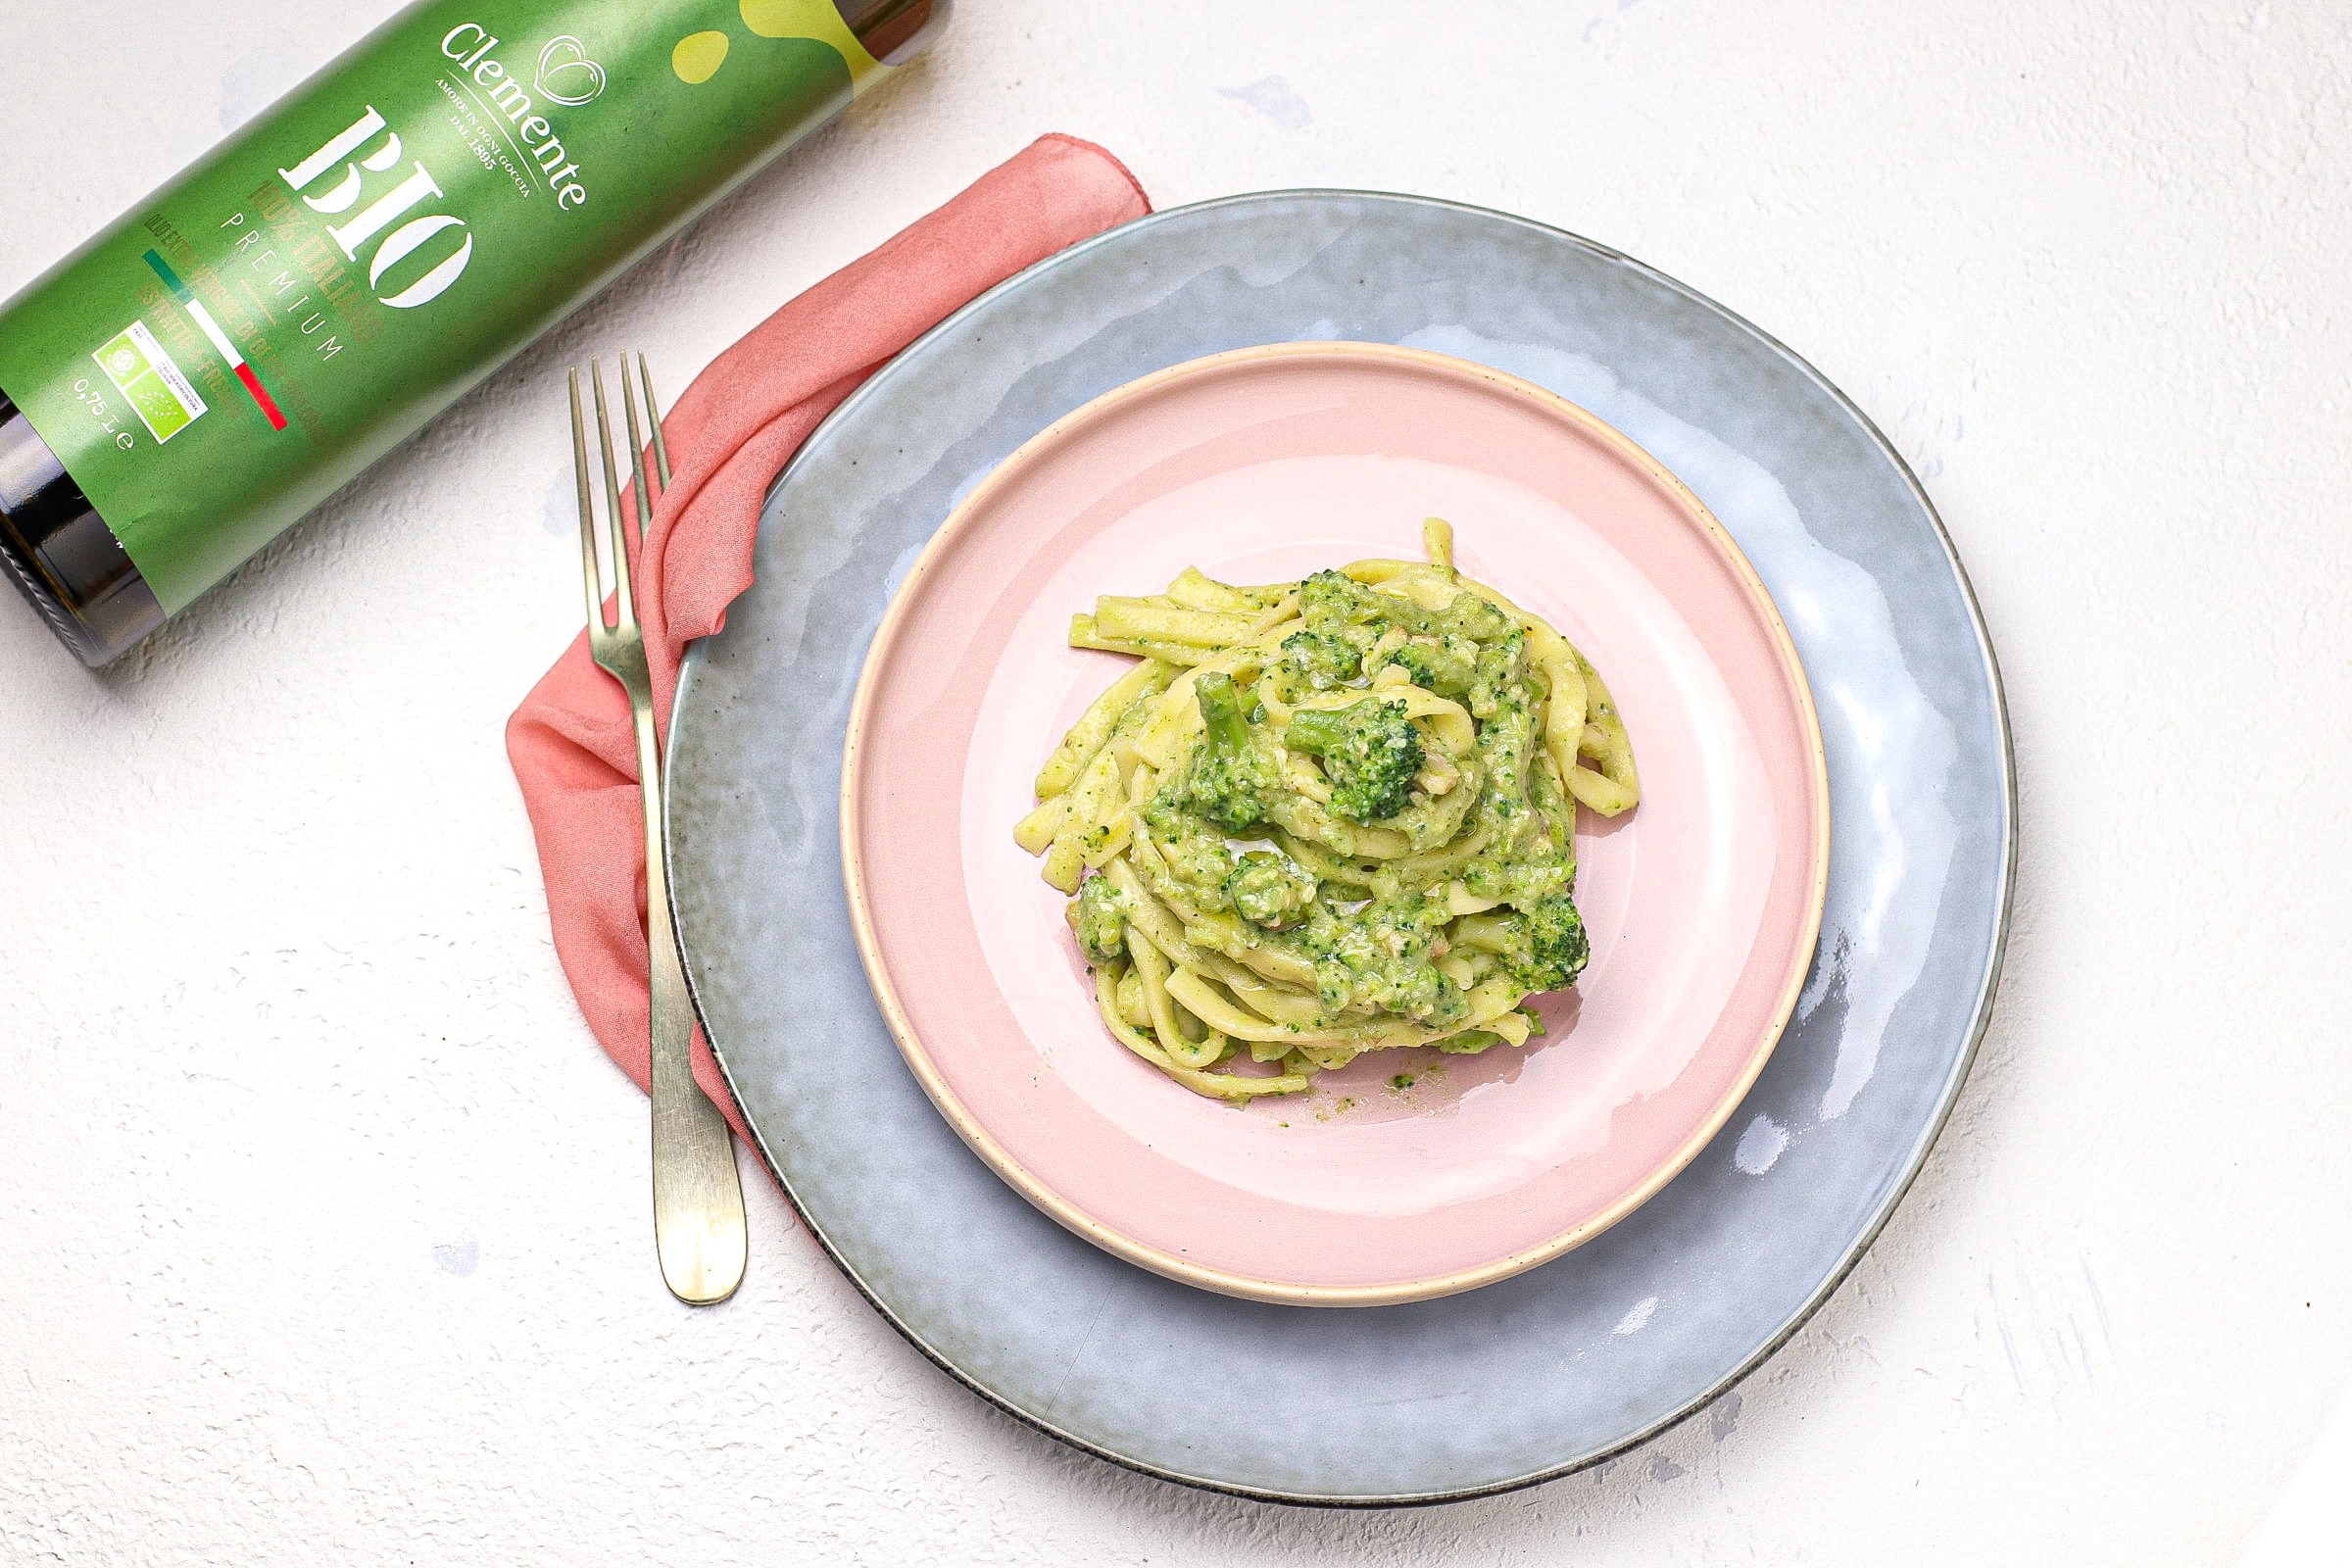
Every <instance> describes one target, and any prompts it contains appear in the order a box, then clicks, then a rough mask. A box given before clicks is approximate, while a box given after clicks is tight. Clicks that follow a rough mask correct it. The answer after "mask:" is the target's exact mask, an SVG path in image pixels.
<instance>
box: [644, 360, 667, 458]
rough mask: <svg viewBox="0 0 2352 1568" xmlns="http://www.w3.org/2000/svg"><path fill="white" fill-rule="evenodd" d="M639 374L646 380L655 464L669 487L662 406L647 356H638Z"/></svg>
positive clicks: (646, 407)
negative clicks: (646, 361)
mask: <svg viewBox="0 0 2352 1568" xmlns="http://www.w3.org/2000/svg"><path fill="white" fill-rule="evenodd" d="M637 375H638V378H639V379H641V380H642V381H644V382H645V422H646V423H648V424H650V425H652V426H653V427H654V466H655V467H657V468H659V469H661V470H662V489H664V490H667V489H668V488H669V448H668V447H667V446H666V445H665V444H663V442H662V408H661V405H659V404H657V403H656V402H655V401H654V372H653V371H652V370H651V369H649V368H646V363H645V356H644V355H643V354H640V355H638V356H637Z"/></svg>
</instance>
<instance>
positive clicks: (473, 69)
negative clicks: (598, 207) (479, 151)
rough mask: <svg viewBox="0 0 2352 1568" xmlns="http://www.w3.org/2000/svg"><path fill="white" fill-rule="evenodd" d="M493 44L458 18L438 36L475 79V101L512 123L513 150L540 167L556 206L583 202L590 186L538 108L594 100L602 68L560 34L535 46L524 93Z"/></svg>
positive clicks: (602, 77)
mask: <svg viewBox="0 0 2352 1568" xmlns="http://www.w3.org/2000/svg"><path fill="white" fill-rule="evenodd" d="M497 47H498V39H497V38H496V37H494V36H492V35H491V33H490V32H489V30H488V29H487V28H485V27H483V26H481V25H479V24H477V23H472V22H461V23H459V24H458V25H456V26H454V27H452V28H450V29H449V32H448V34H447V35H446V36H445V37H443V38H442V40H441V52H442V53H443V54H444V55H446V56H448V57H449V58H450V59H452V60H454V61H456V62H457V63H458V70H460V71H461V72H463V73H466V75H467V76H470V77H472V78H473V86H472V87H471V88H468V89H467V91H469V92H472V93H473V95H474V101H475V102H476V103H477V104H479V105H481V106H482V107H483V108H485V109H487V110H489V111H490V113H491V114H493V115H495V116H497V117H498V118H500V119H502V120H504V121H506V123H508V124H509V125H512V126H513V127H514V135H515V146H516V149H517V150H518V151H520V152H521V153H522V155H523V157H524V159H525V160H526V161H527V162H529V163H532V164H536V165H538V166H539V178H540V179H541V181H542V182H544V183H545V184H546V186H547V189H548V193H549V194H550V195H552V196H554V197H555V199H556V206H557V207H558V208H559V209H561V208H566V207H579V206H583V205H585V204H586V202H587V200H588V186H587V183H586V179H585V176H583V175H582V174H581V173H580V166H579V165H578V164H576V163H573V162H572V161H571V158H570V155H568V154H567V153H565V152H564V137H563V135H562V133H561V132H560V130H559V129H558V127H557V125H556V123H555V122H554V121H552V120H550V119H548V118H547V116H546V115H543V114H539V113H537V112H536V111H537V109H538V108H539V106H540V105H541V104H546V105H548V106H550V109H551V112H552V109H553V107H554V106H556V105H562V106H563V107H564V108H566V109H577V108H578V107H579V106H580V105H582V104H584V103H589V102H591V101H593V100H594V99H595V97H596V95H597V94H598V93H601V92H603V91H604V90H605V68H604V67H602V66H600V65H598V64H597V63H596V62H595V61H593V60H591V59H589V58H588V51H587V50H586V49H585V48H584V47H582V45H581V43H580V40H579V39H577V38H575V37H573V36H572V35H571V34H569V33H567V32H566V33H559V34H557V35H556V36H555V37H553V38H550V39H548V40H547V46H546V47H545V48H543V49H541V50H540V51H539V66H538V69H537V70H536V71H535V72H533V73H532V75H531V87H530V91H528V92H526V91H524V90H523V86H522V74H521V73H520V72H511V71H509V70H508V69H507V67H506V63H505V62H504V61H502V60H498V59H496V58H494V57H493V56H492V55H491V53H490V51H491V50H493V49H495V48H497ZM459 85H461V86H464V85H465V84H464V83H463V82H461V83H460V84H459ZM476 89H478V90H476ZM534 95H536V96H534Z"/></svg>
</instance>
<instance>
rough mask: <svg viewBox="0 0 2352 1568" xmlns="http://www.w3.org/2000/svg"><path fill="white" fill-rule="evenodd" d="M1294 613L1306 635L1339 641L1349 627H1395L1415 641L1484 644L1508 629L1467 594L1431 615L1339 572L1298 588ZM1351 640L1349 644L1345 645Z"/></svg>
mask: <svg viewBox="0 0 2352 1568" xmlns="http://www.w3.org/2000/svg"><path fill="white" fill-rule="evenodd" d="M1299 615H1300V617H1301V618H1303V619H1304V620H1305V622H1306V629H1307V630H1308V631H1311V632H1322V633H1325V634H1340V635H1345V634H1346V632H1347V630H1348V628H1350V627H1360V626H1401V627H1403V628H1404V629H1405V630H1406V631H1408V632H1410V633H1412V634H1413V635H1415V636H1417V637H1466V638H1469V639H1471V640H1472V641H1474V642H1484V641H1485V640H1487V639H1488V638H1490V637H1499V636H1501V635H1502V634H1503V633H1504V632H1506V631H1508V630H1510V629H1511V622H1510V618H1509V617H1508V616H1506V615H1504V614H1503V613H1502V612H1501V611H1499V610H1497V609H1495V607H1494V606H1493V605H1492V604H1490V603H1488V602H1487V601H1486V600H1484V599H1481V598H1480V597H1479V596H1478V595H1476V594H1473V593H1458V594H1455V595H1454V596H1453V598H1452V600H1451V601H1450V602H1449V603H1448V604H1447V605H1446V608H1445V609H1443V610H1431V609H1429V608H1428V607H1426V606H1424V605H1422V604H1421V603H1420V602H1419V601H1418V600H1413V599H1407V598H1405V597H1403V596H1402V595H1400V594H1384V593H1379V592H1377V591H1375V590H1373V589H1371V588H1367V587H1365V586H1364V585H1363V584H1362V583H1359V582H1357V581H1355V580H1354V579H1353V578H1351V577H1349V576H1348V575H1347V574H1346V573H1345V572H1340V571H1329V570H1326V571H1318V572H1316V573H1315V574H1314V575H1313V576H1312V577H1309V578H1307V579H1306V580H1305V581H1304V582H1302V583H1300V584H1299ZM1349 640H1351V641H1352V640H1353V639H1349Z"/></svg>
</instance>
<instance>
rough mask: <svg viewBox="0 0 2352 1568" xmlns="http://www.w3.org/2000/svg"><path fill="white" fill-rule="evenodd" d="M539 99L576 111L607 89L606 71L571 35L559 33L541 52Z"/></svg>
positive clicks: (549, 40)
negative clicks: (589, 56) (590, 57)
mask: <svg viewBox="0 0 2352 1568" xmlns="http://www.w3.org/2000/svg"><path fill="white" fill-rule="evenodd" d="M537 86H538V88H539V96H540V97H542V98H545V99H546V100H548V101H549V102H550V103H558V104H564V105H565V106H567V107H569V108H573V109H577V108H578V107H579V106H580V105H582V104H584V103H589V102H592V101H593V100H594V99H595V97H596V95H597V94H598V93H600V92H603V91H604V90H605V68H604V67H602V66H600V65H598V64H597V63H596V62H595V61H593V60H591V59H589V58H588V51H587V49H586V48H584V47H583V46H582V45H581V43H580V40H579V39H577V38H574V37H573V36H572V35H571V34H569V33H567V32H565V33H559V34H557V35H556V36H555V37H553V38H550V39H548V40H547V47H546V48H544V49H542V50H540V51H539V76H538V81H537Z"/></svg>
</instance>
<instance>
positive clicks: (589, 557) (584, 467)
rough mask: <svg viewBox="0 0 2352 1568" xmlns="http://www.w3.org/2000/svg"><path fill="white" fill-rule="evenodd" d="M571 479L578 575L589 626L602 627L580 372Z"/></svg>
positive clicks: (575, 377)
mask: <svg viewBox="0 0 2352 1568" xmlns="http://www.w3.org/2000/svg"><path fill="white" fill-rule="evenodd" d="M571 476H572V479H573V480H574V482H576V483H577V485H578V486H579V495H580V575H581V578H582V580H583V581H585V582H586V584H587V587H588V624H589V625H590V626H591V627H597V626H602V625H603V624H604V623H605V586H604V584H605V579H604V573H603V571H602V570H600V569H599V568H598V565H597V561H596V498H595V496H594V495H593V494H591V492H590V490H589V487H588V433H587V431H586V430H585V429H584V428H583V427H582V425H581V423H580V372H579V371H578V370H577V369H574V370H573V371H572V372H571Z"/></svg>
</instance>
